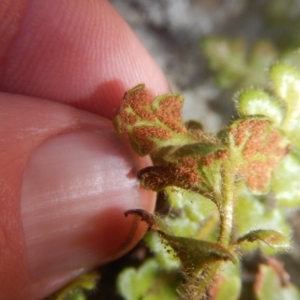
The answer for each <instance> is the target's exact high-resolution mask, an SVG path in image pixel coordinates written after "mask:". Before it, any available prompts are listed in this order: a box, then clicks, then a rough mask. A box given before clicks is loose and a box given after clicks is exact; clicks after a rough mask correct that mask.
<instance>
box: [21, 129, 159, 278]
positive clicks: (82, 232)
mask: <svg viewBox="0 0 300 300" xmlns="http://www.w3.org/2000/svg"><path fill="white" fill-rule="evenodd" d="M148 164H149V161H147V160H145V159H141V158H139V157H137V156H136V155H134V154H133V152H132V150H131V148H130V146H128V144H127V143H126V142H124V141H123V140H122V139H121V138H120V137H119V136H118V135H117V134H116V133H115V132H114V131H113V130H111V131H110V130H105V131H84V130H82V131H75V132H71V133H67V134H62V135H59V136H56V137H53V138H51V139H49V140H48V141H46V142H45V143H44V144H42V145H41V146H40V147H39V148H38V149H36V151H35V152H34V153H33V155H32V157H31V159H30V161H29V162H28V165H27V168H26V170H25V171H24V175H23V183H22V192H21V214H22V222H23V227H24V235H25V240H26V247H27V255H28V262H29V265H30V271H31V274H32V276H33V277H37V278H38V277H43V276H46V275H47V276H49V275H53V274H57V273H61V272H65V271H68V270H70V271H71V270H75V269H80V268H91V267H95V266H97V265H99V264H104V263H106V262H108V261H111V260H113V259H115V258H116V257H118V256H120V255H121V254H123V253H124V252H125V251H128V250H129V248H131V247H132V246H133V244H134V243H136V242H137V241H138V239H139V238H140V237H141V235H142V234H143V232H144V230H145V228H144V226H143V225H140V224H139V222H138V220H137V219H136V218H134V217H130V218H125V217H124V212H125V211H126V210H128V209H132V208H143V209H147V210H152V209H153V206H154V202H155V200H154V198H155V196H154V194H153V193H151V192H148V191H145V190H143V189H141V188H140V185H139V182H138V180H137V179H136V176H135V174H136V172H137V171H138V170H139V169H141V168H142V167H145V166H146V165H148Z"/></svg>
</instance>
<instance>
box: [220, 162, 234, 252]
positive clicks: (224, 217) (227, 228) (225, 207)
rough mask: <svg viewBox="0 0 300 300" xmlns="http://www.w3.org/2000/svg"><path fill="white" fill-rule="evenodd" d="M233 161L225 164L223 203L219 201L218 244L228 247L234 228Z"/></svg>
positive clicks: (222, 191)
mask: <svg viewBox="0 0 300 300" xmlns="http://www.w3.org/2000/svg"><path fill="white" fill-rule="evenodd" d="M233 168H234V166H233V164H231V160H228V162H227V163H226V164H224V168H223V170H222V178H223V182H222V187H221V198H222V199H220V200H221V201H219V203H220V204H219V212H220V233H219V238H218V242H219V243H220V244H221V245H222V246H224V247H228V246H229V244H230V239H231V236H232V228H233V203H234V176H233V174H234V172H233Z"/></svg>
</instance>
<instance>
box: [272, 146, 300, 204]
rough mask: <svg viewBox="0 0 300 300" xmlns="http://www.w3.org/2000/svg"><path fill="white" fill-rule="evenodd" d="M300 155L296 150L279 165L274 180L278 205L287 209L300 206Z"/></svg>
mask: <svg viewBox="0 0 300 300" xmlns="http://www.w3.org/2000/svg"><path fill="white" fill-rule="evenodd" d="M299 174H300V153H299V152H298V151H296V150H294V151H293V152H292V153H290V154H289V155H287V156H286V157H285V158H284V159H283V160H282V161H281V162H280V164H279V165H278V167H277V169H276V171H275V173H274V176H273V178H272V191H273V193H274V195H275V197H276V200H277V202H278V204H280V205H282V206H286V207H297V206H298V205H300V188H299Z"/></svg>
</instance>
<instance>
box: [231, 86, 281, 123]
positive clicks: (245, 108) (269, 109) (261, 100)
mask: <svg viewBox="0 0 300 300" xmlns="http://www.w3.org/2000/svg"><path fill="white" fill-rule="evenodd" d="M237 106H238V107H237V108H238V111H239V113H240V115H241V116H242V117H247V116H255V115H258V116H265V117H267V118H269V119H270V120H271V121H272V122H274V124H275V125H276V126H280V124H281V123H282V120H283V118H284V114H285V110H284V105H283V103H282V102H281V101H279V100H278V99H277V98H274V97H271V96H270V95H269V93H266V92H264V91H262V90H248V91H245V92H243V93H241V94H240V95H239V96H238V98H237Z"/></svg>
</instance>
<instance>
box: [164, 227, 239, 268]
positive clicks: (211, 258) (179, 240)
mask: <svg viewBox="0 0 300 300" xmlns="http://www.w3.org/2000/svg"><path fill="white" fill-rule="evenodd" d="M158 233H159V235H160V236H161V237H162V238H163V239H164V240H165V241H166V242H167V243H168V244H169V245H170V246H171V247H172V248H173V250H174V252H175V253H176V255H177V256H178V258H179V259H180V261H181V263H182V266H183V268H184V269H185V270H187V271H190V270H193V272H199V271H200V270H202V269H204V267H206V266H208V265H210V264H211V263H214V262H217V261H228V260H230V261H232V262H236V258H235V257H234V256H233V254H232V253H231V252H229V251H228V250H227V249H226V248H224V247H222V246H221V245H220V244H218V243H211V242H207V241H203V240H197V239H193V238H186V237H180V236H174V235H170V234H166V233H164V232H162V231H159V232H158Z"/></svg>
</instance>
